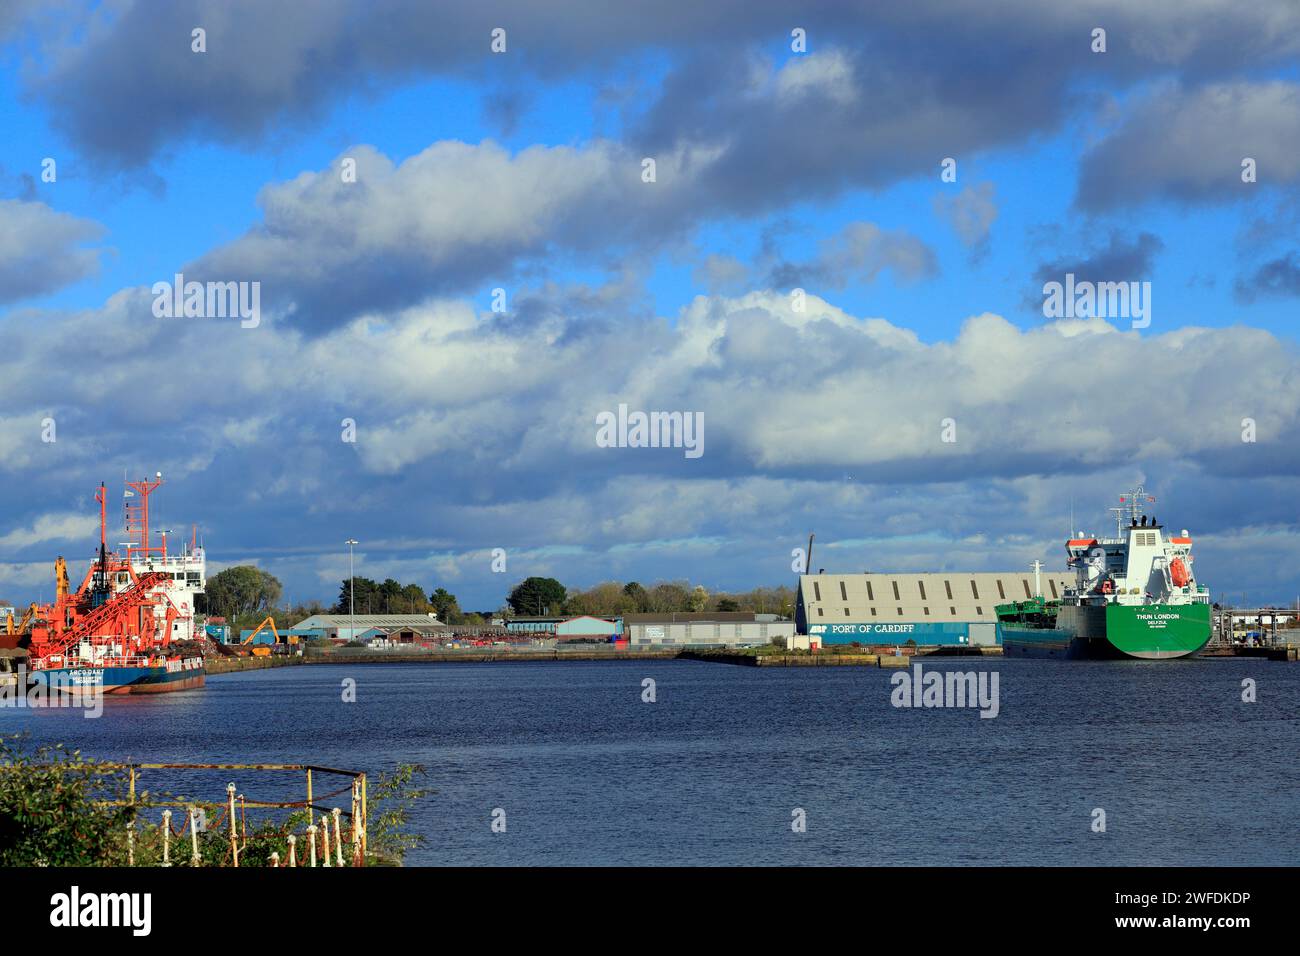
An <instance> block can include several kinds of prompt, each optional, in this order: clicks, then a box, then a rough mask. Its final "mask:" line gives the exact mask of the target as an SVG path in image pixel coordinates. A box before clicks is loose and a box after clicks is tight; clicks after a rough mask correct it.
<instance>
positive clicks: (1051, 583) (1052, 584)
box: [1047, 578, 1056, 601]
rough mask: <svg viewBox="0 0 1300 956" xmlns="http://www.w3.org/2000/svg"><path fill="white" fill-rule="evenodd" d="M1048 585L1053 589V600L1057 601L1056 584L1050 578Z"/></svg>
mask: <svg viewBox="0 0 1300 956" xmlns="http://www.w3.org/2000/svg"><path fill="white" fill-rule="evenodd" d="M1047 583H1048V584H1049V585H1050V586H1051V588H1052V600H1053V601H1055V600H1056V582H1055V581H1053V580H1052V579H1051V578H1048V579H1047Z"/></svg>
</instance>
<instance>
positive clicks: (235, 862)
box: [226, 783, 239, 866]
mask: <svg viewBox="0 0 1300 956" xmlns="http://www.w3.org/2000/svg"><path fill="white" fill-rule="evenodd" d="M226 796H227V798H228V801H227V803H228V806H229V811H230V865H231V866H239V828H238V827H237V825H236V823H235V785H234V784H233V783H228V784H226Z"/></svg>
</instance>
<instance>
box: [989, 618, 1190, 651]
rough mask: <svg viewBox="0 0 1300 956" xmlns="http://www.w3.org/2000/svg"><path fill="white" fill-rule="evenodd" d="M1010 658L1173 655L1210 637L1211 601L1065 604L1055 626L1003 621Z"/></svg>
mask: <svg viewBox="0 0 1300 956" xmlns="http://www.w3.org/2000/svg"><path fill="white" fill-rule="evenodd" d="M999 629H1000V631H1001V634H1002V653H1003V654H1004V655H1005V656H1007V657H1030V658H1039V659H1057V660H1115V659H1120V658H1137V659H1139V660H1174V659H1177V658H1180V657H1190V656H1191V655H1193V654H1195V653H1196V652H1197V651H1199V650H1200V649H1201V648H1202V647H1204V646H1205V644H1206V642H1207V641H1209V639H1210V607H1209V605H1208V604H1182V605H1169V604H1142V605H1119V604H1108V605H1105V606H1100V607H1072V606H1068V605H1067V606H1064V607H1061V608H1060V609H1059V610H1058V612H1057V619H1056V627H1053V628H1034V627H1027V626H1021V625H1017V624H1014V623H1005V624H1002V625H1000V626H999Z"/></svg>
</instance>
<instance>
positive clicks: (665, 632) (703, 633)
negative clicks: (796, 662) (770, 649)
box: [623, 611, 794, 647]
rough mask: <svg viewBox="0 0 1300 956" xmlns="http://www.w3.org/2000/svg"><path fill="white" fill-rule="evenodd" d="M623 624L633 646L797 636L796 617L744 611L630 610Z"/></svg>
mask: <svg viewBox="0 0 1300 956" xmlns="http://www.w3.org/2000/svg"><path fill="white" fill-rule="evenodd" d="M623 625H624V631H625V633H626V634H627V638H628V646H629V647H650V646H656V645H658V646H666V647H719V646H720V647H740V646H744V645H757V644H769V643H771V642H772V640H773V639H774V638H778V637H779V638H782V639H783V640H785V641H786V642H787V643H788V642H789V641H790V640H791V638H793V637H794V622H793V621H783V620H781V619H780V618H779V617H777V615H775V614H753V613H748V612H742V611H712V612H710V611H701V612H698V613H695V612H689V613H688V612H676V613H672V612H670V613H665V614H628V615H627V616H626V617H624V619H623Z"/></svg>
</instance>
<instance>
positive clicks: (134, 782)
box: [99, 763, 368, 867]
mask: <svg viewBox="0 0 1300 956" xmlns="http://www.w3.org/2000/svg"><path fill="white" fill-rule="evenodd" d="M99 766H100V768H101V769H102V770H104V771H105V772H115V771H125V772H126V773H127V775H128V796H127V799H125V800H102V801H100V803H101V804H104V805H107V806H129V807H140V808H141V809H143V808H144V807H146V806H147V807H184V808H186V809H187V810H188V813H187V814H186V817H185V824H184V825H183V826H182V827H181V828H179V829H173V828H172V825H171V817H172V812H171V810H170V809H167V810H164V811H163V814H162V826H161V828H160V829H161V834H162V865H163V866H171V865H172V860H171V838H172V837H173V836H178V837H179V836H182V835H183V834H184V833H186V831H188V833H189V837H190V849H191V856H190V862H191V864H192V865H196V866H197V865H199V864H200V863H201V862H202V856H201V854H200V852H199V833H200V831H203V832H207V831H208V830H209V828H210V826H209V821H208V820H207V815H206V810H207V809H209V808H216V807H221V808H222V810H221V812H220V814H219V815H218V818H217V820H216V821H215V822H213V823H212V826H215V827H220V826H221V825H222V824H223V823H224V824H226V825H227V830H228V840H229V853H228V856H227V857H226V858H227V859H229V861H230V865H231V866H239V865H240V855H241V853H244V852H245V851H246V850H247V849H248V845H249V840H250V839H253V838H260V837H264V836H265V835H264V834H254V835H252V836H251V837H250V834H249V832H248V818H247V814H246V812H245V811H247V810H249V809H254V810H306V811H307V822H308V826H307V827H306V830H305V833H304V834H303V836H305V837H306V839H307V848H306V851H305V852H307V860H306V861H304V862H301V863H300V862H299V860H298V855H297V843H298V835H297V834H294V833H292V832H289V833H287V834H285V835H284V837H283V838H284V839H285V841H286V849H287V852H286V856H285V858H284V860H283V863H282V862H281V857H280V854H279V852H278V851H275V852H273V853H271V857H270V861H271V866H281V865H283V866H286V867H296V866H300V865H301V866H313V867H314V866H317V865H322V866H327V867H328V866H348V865H350V866H364V865H365V860H366V850H367V846H366V831H367V827H368V810H367V808H368V802H367V801H368V793H367V786H366V783H367V782H366V775H365V773H364V772H362V771H359V770H341V769H339V768H337V767H325V766H321V765H318V764H298V763H292V764H279V763H104V764H100V765H99ZM151 770H153V771H220V770H229V771H252V772H258V773H261V772H294V773H302V774H304V775H305V783H306V798H305V799H303V800H253V799H249V798H247V797H246V796H245V795H244V794H242V793H237V790H238V788H237V787H236V786H235V784H234V783H233V782H231V783H228V784H227V785H226V796H225V800H224V801H218V800H208V801H205V800H192V799H184V800H154V799H149V800H148V801H147V802H146V803H143V804H142V803H141V802H140V799H139V790H138V783H139V779H140V777H141V775H142V774H143V773H144V772H145V771H151ZM318 775H326V776H329V775H332V776H336V777H345V778H348V780H349V781H350V782H349V783H347V784H345V785H344V786H342V787H339V788H338V789H337V790H331V791H329V792H326V793H318V792H317V791H316V787H315V784H316V779H315V778H316V777H317V776H318ZM345 794H348V795H350V797H351V805H350V806H348V807H343V806H338V805H335V806H331V805H330V804H329V803H327V802H325V801H329V800H330V799H332V798H335V797H340V796H343V795H345ZM317 813H320V815H321V816H320V820H321V822H320V823H319V824H318V823H317V819H316V814H317ZM343 817H347V818H348V822H349V824H350V828H349V830H350V832H349V833H348V834H347V836H348V838H349V842H350V843H351V850H350V851H349V853H348V857H349V858H350V859H349V861H348V862H346V863H345V857H344V851H343V843H344V837H345V834H344V829H343V826H342V818H343ZM127 828H128V833H127V840H128V860H129V865H132V866H134V865H135V853H134V849H135V821H134V820H132V821H131V822H129V823H128V824H127ZM331 828H332V830H333V832H332V834H331ZM318 838H319V840H318ZM318 842H319V843H320V845H321V847H322V849H323V851H324V852H323V863H318V860H320V859H322V857H320V856H318V853H317V845H318ZM331 843H332V848H331Z"/></svg>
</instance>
